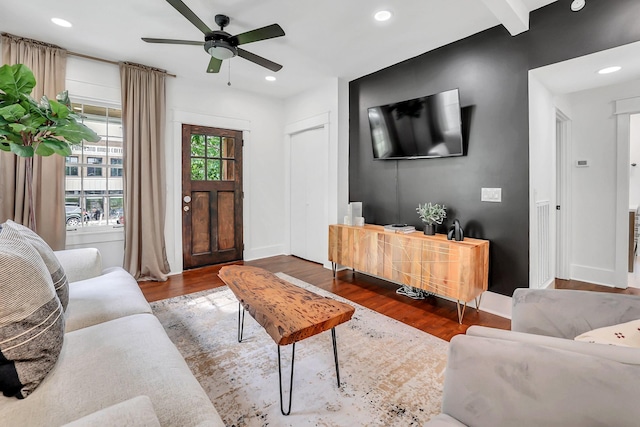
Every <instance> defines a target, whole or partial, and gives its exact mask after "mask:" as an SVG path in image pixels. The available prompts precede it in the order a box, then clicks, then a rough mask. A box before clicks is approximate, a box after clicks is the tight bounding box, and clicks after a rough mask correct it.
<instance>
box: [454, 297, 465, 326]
mask: <svg viewBox="0 0 640 427" xmlns="http://www.w3.org/2000/svg"><path fill="white" fill-rule="evenodd" d="M456 306H457V308H458V323H460V324H461V325H462V318H463V317H464V310H465V309H466V308H467V303H466V302H465V303H464V305H463V306H462V311H460V300H456Z"/></svg>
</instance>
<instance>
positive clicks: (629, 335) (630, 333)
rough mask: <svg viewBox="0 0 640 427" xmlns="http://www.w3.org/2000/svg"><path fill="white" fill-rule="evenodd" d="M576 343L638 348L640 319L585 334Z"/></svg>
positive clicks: (578, 337)
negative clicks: (583, 342)
mask: <svg viewBox="0 0 640 427" xmlns="http://www.w3.org/2000/svg"><path fill="white" fill-rule="evenodd" d="M574 340H576V341H585V342H593V343H597V344H610V345H619V346H623V347H638V348H640V319H638V320H632V321H631V322H626V323H620V324H619V325H613V326H607V327H604V328H598V329H594V330H592V331H588V332H585V333H584V334H580V335H578V336H577V337H575V338H574Z"/></svg>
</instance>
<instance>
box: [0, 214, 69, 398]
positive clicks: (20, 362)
mask: <svg viewBox="0 0 640 427" xmlns="http://www.w3.org/2000/svg"><path fill="white" fill-rule="evenodd" d="M0 296H1V297H0V391H2V393H3V394H4V395H5V396H9V397H11V396H15V397H17V398H19V399H21V398H25V397H27V396H28V395H29V394H30V393H31V392H33V390H34V389H35V388H36V387H37V386H38V385H39V384H40V382H41V381H42V380H43V379H44V378H45V377H46V375H47V374H48V373H49V371H51V369H52V368H53V366H54V365H55V363H56V361H57V359H58V355H59V354H60V350H61V348H62V340H63V337H64V314H63V312H62V306H61V305H60V301H59V300H58V297H57V296H56V293H55V291H54V289H53V282H52V280H51V275H50V274H49V272H48V270H47V267H46V265H45V263H44V261H43V260H42V258H41V257H40V255H39V254H38V252H37V251H36V250H35V249H34V248H33V246H31V244H29V242H27V241H26V240H25V239H24V238H23V237H22V236H21V234H20V233H19V232H18V231H16V230H15V229H14V228H11V227H8V226H6V224H3V225H2V226H0Z"/></svg>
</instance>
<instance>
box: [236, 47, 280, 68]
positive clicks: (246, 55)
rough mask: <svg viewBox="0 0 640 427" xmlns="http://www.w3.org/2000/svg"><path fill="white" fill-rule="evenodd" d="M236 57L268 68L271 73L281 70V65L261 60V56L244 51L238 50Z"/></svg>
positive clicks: (264, 59)
mask: <svg viewBox="0 0 640 427" xmlns="http://www.w3.org/2000/svg"><path fill="white" fill-rule="evenodd" d="M238 56H239V57H241V58H244V59H247V60H249V61H251V62H253V63H255V64H258V65H261V66H263V67H265V68H268V69H270V70H271V71H280V69H281V68H282V65H280V64H276V63H275V62H273V61H269V60H268V59H266V58H263V57H262V56H258V55H256V54H255V53H251V52H247V51H246V50H244V49H240V48H238Z"/></svg>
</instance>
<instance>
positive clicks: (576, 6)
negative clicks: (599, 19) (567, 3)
mask: <svg viewBox="0 0 640 427" xmlns="http://www.w3.org/2000/svg"><path fill="white" fill-rule="evenodd" d="M586 4H587V2H586V1H585V0H573V2H572V3H571V10H573V11H574V12H577V11H579V10H582V8H583V7H584V6H585V5H586Z"/></svg>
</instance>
